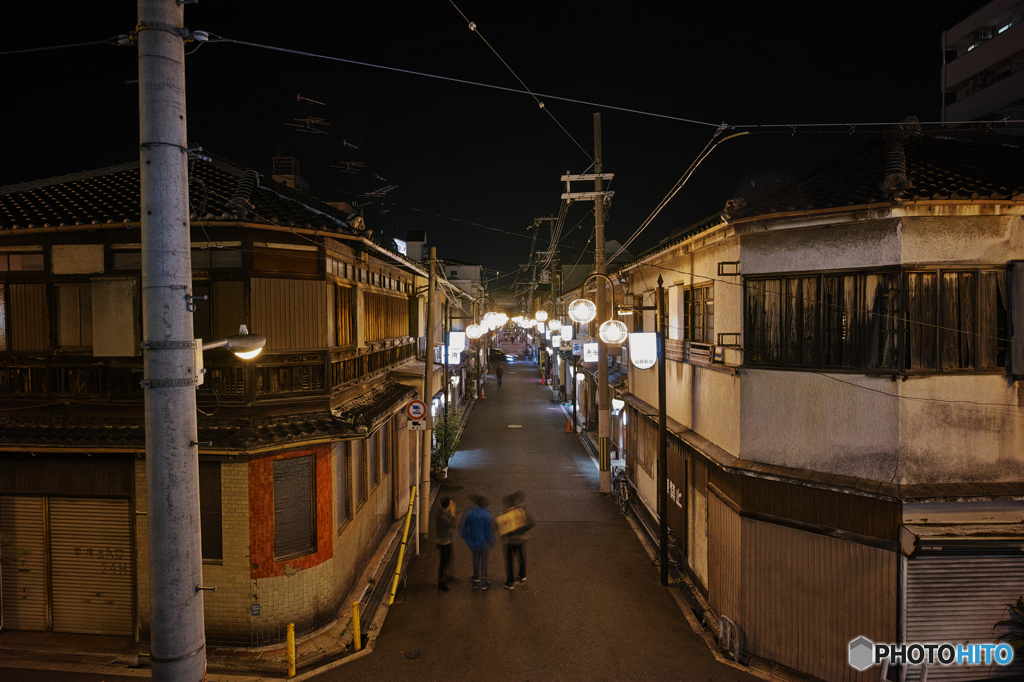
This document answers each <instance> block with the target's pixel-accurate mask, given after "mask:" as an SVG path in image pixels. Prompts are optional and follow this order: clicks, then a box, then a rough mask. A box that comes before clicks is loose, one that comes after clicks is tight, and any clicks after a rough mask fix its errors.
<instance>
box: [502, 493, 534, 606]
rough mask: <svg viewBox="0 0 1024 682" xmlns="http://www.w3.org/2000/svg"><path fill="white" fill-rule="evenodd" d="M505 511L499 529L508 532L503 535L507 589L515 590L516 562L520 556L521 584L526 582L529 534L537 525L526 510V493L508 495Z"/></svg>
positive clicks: (505, 501)
mask: <svg viewBox="0 0 1024 682" xmlns="http://www.w3.org/2000/svg"><path fill="white" fill-rule="evenodd" d="M504 503H505V507H506V509H505V511H504V512H503V513H502V515H501V516H499V517H498V527H499V528H502V526H503V525H505V526H506V529H508V532H505V533H503V534H502V536H501V539H502V541H503V542H504V543H505V589H506V590H513V589H515V586H516V580H515V577H516V574H515V560H516V555H517V554H518V555H519V582H521V583H525V582H526V540H527V538H528V537H529V536H528V535H527V533H529V532H530V530H531V529H533V527H534V526H536V525H537V523H536V521H534V518H533V515H532V514H530V510H529V509H527V508H526V493H524V492H523V491H522V490H517V491H516V492H514V493H512V494H511V495H508V496H507V497H506V498H505V499H504Z"/></svg>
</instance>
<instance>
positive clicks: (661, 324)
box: [655, 275, 668, 585]
mask: <svg viewBox="0 0 1024 682" xmlns="http://www.w3.org/2000/svg"><path fill="white" fill-rule="evenodd" d="M664 285H665V282H664V280H663V279H662V278H661V275H658V302H657V303H656V304H655V308H656V310H657V313H656V314H657V316H658V320H657V331H658V554H659V556H660V559H661V584H662V585H668V438H667V435H666V434H667V426H666V421H667V419H668V414H667V413H668V405H667V397H666V393H665V390H666V389H665V339H666V338H667V333H666V331H667V330H666V328H665V327H666V325H665V321H666V320H665V286H664Z"/></svg>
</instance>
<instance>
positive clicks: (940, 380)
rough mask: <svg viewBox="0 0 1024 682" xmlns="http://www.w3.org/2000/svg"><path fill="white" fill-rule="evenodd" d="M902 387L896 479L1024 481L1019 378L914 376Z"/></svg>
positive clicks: (1023, 413)
mask: <svg viewBox="0 0 1024 682" xmlns="http://www.w3.org/2000/svg"><path fill="white" fill-rule="evenodd" d="M899 390H900V393H901V395H902V396H903V399H902V400H900V401H899V409H900V422H901V425H902V426H901V431H900V451H901V458H900V478H899V480H898V481H896V482H898V483H941V482H948V481H964V480H966V481H975V482H982V481H986V482H998V481H1020V480H1024V448H1022V447H1021V446H1022V444H1024V440H1022V439H1024V409H1022V408H1021V405H1022V394H1024V386H1022V385H1021V382H1020V381H1017V382H1014V381H1012V380H1011V378H1010V377H1007V376H1004V375H978V376H971V375H964V374H957V375H947V376H928V377H918V378H913V377H912V378H911V379H909V380H908V381H906V382H903V383H901V384H900V386H899ZM939 401H944V402H939ZM945 401H948V402H945ZM966 401H970V402H966ZM979 403H984V404H979Z"/></svg>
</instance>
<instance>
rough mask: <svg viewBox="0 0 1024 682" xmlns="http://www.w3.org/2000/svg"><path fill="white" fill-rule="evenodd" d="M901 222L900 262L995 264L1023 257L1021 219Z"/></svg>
mask: <svg viewBox="0 0 1024 682" xmlns="http://www.w3.org/2000/svg"><path fill="white" fill-rule="evenodd" d="M935 208H936V209H937V208H938V207H935ZM902 223H903V228H902V232H903V250H902V258H903V261H902V262H903V263H911V264H912V263H933V264H934V263H939V264H941V263H979V264H996V263H1005V262H1006V261H1008V260H1014V259H1019V258H1024V230H1022V229H1021V227H1022V225H1021V217H1020V216H942V217H935V218H928V217H921V218H918V217H907V218H903V221H902Z"/></svg>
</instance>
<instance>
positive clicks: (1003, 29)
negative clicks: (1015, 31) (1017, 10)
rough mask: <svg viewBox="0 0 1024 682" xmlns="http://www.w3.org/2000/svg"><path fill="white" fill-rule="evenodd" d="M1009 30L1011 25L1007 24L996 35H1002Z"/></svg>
mask: <svg viewBox="0 0 1024 682" xmlns="http://www.w3.org/2000/svg"><path fill="white" fill-rule="evenodd" d="M1008 28H1010V25H1009V24H1007V25H1006V26H1003V27H1002V28H1001V29H999V30H998V31H996V33H997V34H998V33H1002V32H1003V31H1005V30H1006V29H1008Z"/></svg>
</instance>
